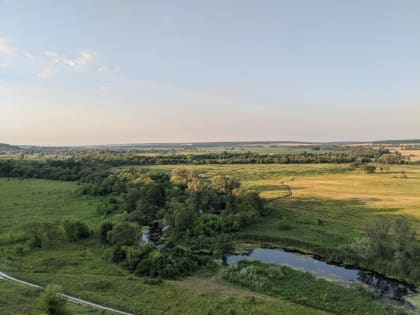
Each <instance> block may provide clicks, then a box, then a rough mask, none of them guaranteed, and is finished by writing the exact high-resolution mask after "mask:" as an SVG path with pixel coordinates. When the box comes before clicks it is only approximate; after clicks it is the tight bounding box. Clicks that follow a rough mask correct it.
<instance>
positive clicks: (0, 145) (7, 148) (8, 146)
mask: <svg viewBox="0 0 420 315" xmlns="http://www.w3.org/2000/svg"><path fill="white" fill-rule="evenodd" d="M21 150H22V148H21V147H19V146H17V145H11V144H7V143H0V151H3V152H4V151H6V152H10V151H21Z"/></svg>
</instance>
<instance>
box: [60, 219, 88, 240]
mask: <svg viewBox="0 0 420 315" xmlns="http://www.w3.org/2000/svg"><path fill="white" fill-rule="evenodd" d="M63 227H64V232H65V233H66V237H67V239H68V240H69V241H71V242H76V241H78V240H80V239H83V238H88V237H89V236H90V232H89V227H88V226H87V225H86V224H84V223H82V222H80V221H75V222H71V221H65V222H64V223H63Z"/></svg>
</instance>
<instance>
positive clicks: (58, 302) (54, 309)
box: [38, 284, 70, 315]
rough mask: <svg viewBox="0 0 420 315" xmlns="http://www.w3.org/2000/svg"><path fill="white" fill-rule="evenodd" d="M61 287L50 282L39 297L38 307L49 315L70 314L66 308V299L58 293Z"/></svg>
mask: <svg viewBox="0 0 420 315" xmlns="http://www.w3.org/2000/svg"><path fill="white" fill-rule="evenodd" d="M60 291H61V287H60V286H58V285H54V284H49V285H48V286H47V287H46V288H45V289H44V292H43V293H42V294H41V296H40V297H39V301H38V308H39V310H40V311H41V312H43V313H45V314H48V315H67V314H70V313H69V312H68V311H67V309H66V302H65V300H64V299H63V298H62V297H60V296H59V295H58V293H59V292H60Z"/></svg>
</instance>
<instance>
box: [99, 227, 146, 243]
mask: <svg viewBox="0 0 420 315" xmlns="http://www.w3.org/2000/svg"><path fill="white" fill-rule="evenodd" d="M139 239H140V231H139V228H138V226H137V225H136V224H133V223H129V222H121V223H118V224H117V225H116V226H115V227H114V228H113V229H112V230H111V231H109V232H108V233H107V240H108V242H109V243H110V244H112V245H117V246H124V245H125V246H130V245H134V244H136V242H138V241H139Z"/></svg>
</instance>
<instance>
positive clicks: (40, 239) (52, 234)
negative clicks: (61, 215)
mask: <svg viewBox="0 0 420 315" xmlns="http://www.w3.org/2000/svg"><path fill="white" fill-rule="evenodd" d="M24 231H25V237H26V239H27V240H28V241H29V247H30V248H35V247H38V248H42V247H48V246H51V245H53V244H54V243H56V242H57V241H58V240H60V239H62V234H63V231H62V229H61V226H60V225H59V224H58V223H30V224H27V225H26V226H25V227H24Z"/></svg>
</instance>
